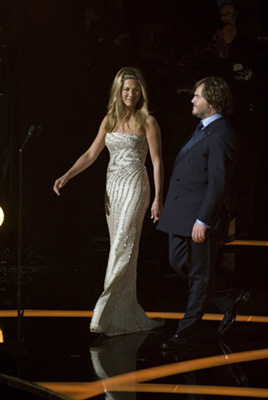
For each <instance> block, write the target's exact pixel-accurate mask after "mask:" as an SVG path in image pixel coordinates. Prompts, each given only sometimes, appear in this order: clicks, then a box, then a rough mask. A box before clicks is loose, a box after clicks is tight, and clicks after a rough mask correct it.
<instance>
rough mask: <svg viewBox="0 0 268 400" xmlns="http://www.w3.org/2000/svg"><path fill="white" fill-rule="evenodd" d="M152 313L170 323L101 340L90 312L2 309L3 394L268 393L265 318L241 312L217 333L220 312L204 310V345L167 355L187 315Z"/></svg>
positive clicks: (76, 398) (78, 398)
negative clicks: (164, 347)
mask: <svg viewBox="0 0 268 400" xmlns="http://www.w3.org/2000/svg"><path fill="white" fill-rule="evenodd" d="M148 315H149V316H151V317H155V316H157V317H163V318H165V319H166V324H165V326H164V327H163V328H162V329H160V330H155V331H150V332H140V333H137V334H131V335H125V336H120V337H115V338H110V339H108V340H106V341H103V342H102V343H98V342H97V343H96V336H94V335H93V334H91V333H90V332H89V323H90V318H91V316H92V312H90V311H87V310H81V311H77V310H25V311H24V314H23V316H20V317H18V316H17V310H1V311H0V316H1V320H0V335H1V343H0V355H1V358H0V360H1V364H0V391H1V398H7V399H27V400H35V399H41V398H47V399H72V400H82V399H90V398H93V399H106V400H108V399H114V400H117V399H118V400H119V399H120V400H121V399H123V400H134V399H135V400H141V399H144V400H150V399H151V400H152V399H153V400H158V399H159V400H162V399H163V400H169V399H172V400H174V399H189V400H190V399H196V400H199V399H219V400H220V399H226V398H228V399H230V398H240V399H245V398H251V399H256V398H268V317H267V316H260V315H259V316H257V315H239V316H238V317H237V321H236V322H235V324H234V325H233V326H232V327H231V328H230V330H229V331H228V332H227V333H226V334H225V335H224V336H223V337H219V336H218V335H217V325H218V323H219V320H220V319H221V318H222V315H220V314H205V316H204V322H203V324H204V327H203V331H202V335H201V342H200V345H199V346H198V347H195V348H193V349H191V350H187V349H185V350H184V351H181V352H176V351H173V352H162V351H161V349H160V344H161V342H162V341H163V340H164V339H165V338H167V337H169V336H170V335H172V334H173V333H174V330H175V329H176V326H177V322H178V319H179V318H181V317H182V315H183V314H182V313H172V312H171V313H163V312H152V313H148ZM2 396H3V397H2Z"/></svg>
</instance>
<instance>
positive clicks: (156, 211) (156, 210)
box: [151, 200, 163, 224]
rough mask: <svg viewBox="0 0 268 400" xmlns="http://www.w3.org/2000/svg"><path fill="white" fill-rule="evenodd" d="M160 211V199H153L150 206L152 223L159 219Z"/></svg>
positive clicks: (161, 206) (161, 204)
mask: <svg viewBox="0 0 268 400" xmlns="http://www.w3.org/2000/svg"><path fill="white" fill-rule="evenodd" d="M162 211H163V203H162V201H160V200H154V202H153V204H152V207H151V219H152V220H153V223H154V224H155V223H156V222H158V221H159V218H160V217H161V214H162Z"/></svg>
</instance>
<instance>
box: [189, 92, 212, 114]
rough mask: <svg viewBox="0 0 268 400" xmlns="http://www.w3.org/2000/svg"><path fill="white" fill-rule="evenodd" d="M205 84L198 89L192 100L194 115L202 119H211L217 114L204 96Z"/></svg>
mask: <svg viewBox="0 0 268 400" xmlns="http://www.w3.org/2000/svg"><path fill="white" fill-rule="evenodd" d="M203 87H204V84H202V85H200V86H198V87H197V89H196V90H195V92H194V97H193V98H192V100H191V101H192V103H193V109H192V114H193V115H194V116H195V117H197V118H200V119H204V118H207V117H210V116H211V115H213V114H215V110H214V108H213V107H212V106H211V105H210V104H208V102H207V100H206V99H205V98H204V97H203V96H202V91H203Z"/></svg>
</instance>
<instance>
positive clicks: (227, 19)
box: [220, 4, 237, 25]
mask: <svg viewBox="0 0 268 400" xmlns="http://www.w3.org/2000/svg"><path fill="white" fill-rule="evenodd" d="M220 17H221V20H222V22H223V24H224V25H235V20H236V17H237V11H236V9H235V8H234V6H233V5H232V4H226V5H224V6H223V7H222V8H221V10H220Z"/></svg>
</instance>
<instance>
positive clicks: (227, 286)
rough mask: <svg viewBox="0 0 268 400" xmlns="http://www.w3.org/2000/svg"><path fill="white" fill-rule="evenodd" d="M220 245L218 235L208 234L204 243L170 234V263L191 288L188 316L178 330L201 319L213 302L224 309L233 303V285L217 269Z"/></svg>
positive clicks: (189, 288) (182, 320)
mask: <svg viewBox="0 0 268 400" xmlns="http://www.w3.org/2000/svg"><path fill="white" fill-rule="evenodd" d="M218 247H219V239H218V238H217V237H216V235H215V236H213V235H211V236H208V237H207V239H206V240H205V242H204V243H195V242H194V241H193V240H192V239H191V237H183V236H178V235H173V234H169V262H170V265H171V267H172V268H173V269H174V270H175V272H176V273H177V274H178V275H179V276H180V277H181V278H182V279H183V280H184V281H185V282H186V284H187V285H188V290H189V295H188V303H187V307H186V311H185V315H184V317H183V319H181V320H180V323H179V328H178V330H177V332H180V331H181V330H183V329H186V328H188V327H189V326H191V325H193V324H194V323H195V322H198V321H200V320H201V319H202V316H203V314H204V312H205V307H206V305H207V304H208V302H209V301H210V302H211V301H212V302H213V303H214V302H215V304H216V305H217V308H218V309H219V310H220V311H221V312H224V311H225V310H226V309H227V308H228V307H229V305H230V304H231V303H232V284H231V283H230V281H229V279H225V278H224V277H223V275H221V274H219V273H218V272H216V271H215V266H216V260H217V253H218ZM214 288H215V289H214ZM217 288H218V289H217ZM214 300H215V301H214Z"/></svg>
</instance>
